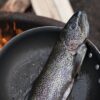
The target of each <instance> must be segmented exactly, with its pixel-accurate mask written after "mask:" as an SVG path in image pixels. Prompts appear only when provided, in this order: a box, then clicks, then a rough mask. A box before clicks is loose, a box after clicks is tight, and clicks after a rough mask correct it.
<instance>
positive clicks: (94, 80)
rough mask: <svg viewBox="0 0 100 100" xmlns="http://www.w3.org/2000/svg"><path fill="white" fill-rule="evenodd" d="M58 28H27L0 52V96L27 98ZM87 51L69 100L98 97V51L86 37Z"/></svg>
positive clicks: (0, 99) (3, 99) (17, 99)
mask: <svg viewBox="0 0 100 100" xmlns="http://www.w3.org/2000/svg"><path fill="white" fill-rule="evenodd" d="M60 31H61V28H58V27H42V28H36V29H31V30H28V31H26V32H24V34H21V35H19V36H16V37H15V38H13V39H12V40H11V41H10V42H9V43H8V44H7V45H6V46H5V47H4V48H3V49H2V50H1V52H0V67H1V70H0V81H1V82H0V100H27V97H28V95H29V93H30V92H29V91H30V90H31V88H32V83H33V82H34V80H35V79H36V78H37V76H38V75H39V73H40V72H41V70H42V68H43V66H44V65H45V63H46V61H47V59H48V57H49V55H50V52H51V50H52V48H53V46H54V44H55V42H56V40H57V38H58V35H59V33H60ZM87 47H88V51H87V54H86V57H85V60H84V62H83V65H82V69H81V72H80V74H79V76H78V77H77V79H76V81H75V84H74V87H73V89H72V92H71V94H70V96H69V100H100V95H99V93H100V78H99V77H100V69H99V65H100V54H99V51H98V49H97V48H96V47H95V46H94V45H93V44H92V43H91V42H90V41H87Z"/></svg>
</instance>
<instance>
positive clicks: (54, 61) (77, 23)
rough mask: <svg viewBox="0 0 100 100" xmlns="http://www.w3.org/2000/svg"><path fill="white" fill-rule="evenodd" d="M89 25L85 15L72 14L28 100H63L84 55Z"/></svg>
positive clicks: (80, 13) (68, 91)
mask: <svg viewBox="0 0 100 100" xmlns="http://www.w3.org/2000/svg"><path fill="white" fill-rule="evenodd" d="M88 32H89V24H88V21H87V16H86V14H85V13H84V12H81V11H79V12H77V13H75V14H74V15H73V16H72V18H71V19H70V20H69V22H68V23H67V24H66V25H65V27H64V28H63V30H62V32H61V33H60V36H59V39H58V41H57V43H56V44H55V46H54V48H53V50H52V52H51V55H50V57H49V59H48V61H47V63H46V65H45V67H44V69H43V71H42V72H41V74H40V75H39V77H38V78H37V80H36V81H35V83H34V84H33V89H32V96H31V100H66V99H67V97H68V95H69V93H70V91H71V89H72V87H73V83H74V78H75V75H76V74H77V73H78V72H79V69H80V66H81V63H82V61H83V59H84V56H85V53H86V49H87V48H86V46H85V44H84V41H85V39H86V38H87V36H88Z"/></svg>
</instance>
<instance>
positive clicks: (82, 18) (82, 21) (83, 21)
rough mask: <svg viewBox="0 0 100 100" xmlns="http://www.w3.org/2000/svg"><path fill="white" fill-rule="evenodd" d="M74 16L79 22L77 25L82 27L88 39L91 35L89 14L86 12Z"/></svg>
mask: <svg viewBox="0 0 100 100" xmlns="http://www.w3.org/2000/svg"><path fill="white" fill-rule="evenodd" d="M74 16H75V18H76V20H77V21H76V23H77V25H78V26H79V27H80V29H81V31H82V33H84V34H85V36H86V37H87V36H88V33H89V23H88V18H87V14H86V13H85V12H84V11H78V12H77V13H76V14H75V15H74Z"/></svg>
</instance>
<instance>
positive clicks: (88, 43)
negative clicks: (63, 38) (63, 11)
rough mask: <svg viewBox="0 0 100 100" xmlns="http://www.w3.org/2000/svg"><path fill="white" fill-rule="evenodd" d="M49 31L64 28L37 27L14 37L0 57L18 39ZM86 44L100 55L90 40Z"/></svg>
mask: <svg viewBox="0 0 100 100" xmlns="http://www.w3.org/2000/svg"><path fill="white" fill-rule="evenodd" d="M47 29H51V30H60V31H61V29H62V27H58V26H42V27H36V28H32V29H28V30H26V31H24V32H22V33H21V34H18V35H16V36H14V37H13V38H11V39H10V40H9V42H8V43H7V44H6V45H5V46H4V47H3V48H2V49H1V50H0V55H1V54H2V53H3V52H4V51H5V50H6V49H7V48H9V46H10V45H11V44H13V43H14V42H15V41H17V39H19V38H21V37H23V36H25V35H27V34H36V33H35V32H34V31H38V30H47ZM86 44H87V46H89V47H90V48H93V49H94V50H95V51H96V53H97V54H99V55H100V50H99V49H98V48H97V47H96V46H95V44H94V43H93V42H92V41H91V40H90V39H87V40H86Z"/></svg>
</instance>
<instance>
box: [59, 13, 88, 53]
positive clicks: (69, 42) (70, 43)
mask: <svg viewBox="0 0 100 100" xmlns="http://www.w3.org/2000/svg"><path fill="white" fill-rule="evenodd" d="M88 33H89V23H88V19H87V15H86V13H85V12H83V11H78V12H76V13H75V14H74V15H73V16H72V17H71V18H70V20H69V21H68V23H67V24H66V25H65V27H64V28H63V31H62V33H61V34H60V35H61V36H60V39H61V40H62V41H64V43H65V45H66V46H67V48H68V50H70V51H74V50H76V49H77V48H78V47H79V46H80V45H81V44H82V43H83V42H84V40H85V39H86V38H87V37H88Z"/></svg>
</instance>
